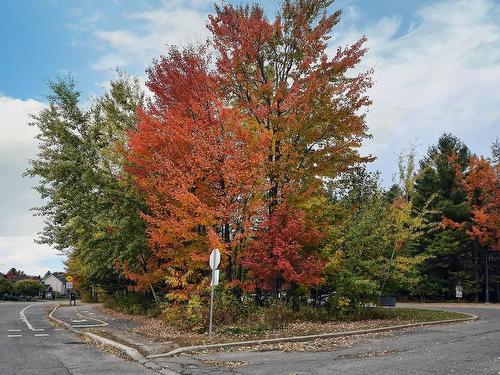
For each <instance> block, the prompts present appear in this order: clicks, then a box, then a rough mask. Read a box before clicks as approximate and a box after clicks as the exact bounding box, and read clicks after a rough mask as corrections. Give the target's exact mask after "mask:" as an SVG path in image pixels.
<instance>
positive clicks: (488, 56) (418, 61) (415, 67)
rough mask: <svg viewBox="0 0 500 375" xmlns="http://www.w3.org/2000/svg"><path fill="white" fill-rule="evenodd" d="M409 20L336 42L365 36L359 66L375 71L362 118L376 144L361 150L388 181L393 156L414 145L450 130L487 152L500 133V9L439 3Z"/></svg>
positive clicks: (483, 3)
mask: <svg viewBox="0 0 500 375" xmlns="http://www.w3.org/2000/svg"><path fill="white" fill-rule="evenodd" d="M413 17H414V20H413V22H411V27H410V28H408V29H407V30H403V28H402V23H401V17H398V16H391V17H386V18H383V19H381V20H379V21H378V22H377V23H375V24H368V25H366V26H365V27H362V28H353V27H352V28H350V29H348V30H346V31H345V32H344V33H343V34H341V35H338V36H337V39H336V40H335V41H334V43H335V42H336V43H340V44H342V45H345V44H348V43H352V42H354V41H355V40H356V39H357V38H359V37H360V36H361V35H367V36H368V43H367V47H368V48H369V52H368V53H367V55H366V59H365V61H364V62H363V66H362V67H361V68H362V69H366V68H372V67H373V68H374V69H375V75H374V80H375V86H374V87H373V89H372V90H371V91H370V96H371V98H372V99H373V106H372V107H371V108H370V113H369V114H368V118H367V119H368V124H369V126H370V132H371V133H372V134H373V136H374V138H373V139H372V140H371V141H369V142H367V145H366V150H367V151H369V152H371V153H373V154H375V155H376V156H379V159H380V160H379V161H378V162H376V163H375V166H376V167H378V168H381V169H382V170H383V172H385V173H384V174H385V175H386V177H387V175H388V174H389V175H390V173H388V172H389V171H390V170H391V169H394V161H395V154H396V153H397V152H399V151H400V150H401V149H402V148H404V147H405V146H407V145H408V144H409V143H410V142H412V141H414V140H416V141H417V143H421V144H423V145H425V146H428V145H430V144H432V143H435V141H436V140H437V137H439V135H440V134H442V133H443V132H452V133H454V134H456V135H458V136H459V137H462V138H463V140H464V141H465V142H466V143H467V144H468V145H469V146H471V148H472V149H473V151H476V152H482V153H487V152H488V146H489V144H491V142H492V141H494V139H495V137H496V135H498V123H500V107H499V106H498V99H499V94H498V87H500V4H498V3H495V2H493V1H488V0H477V1H466V0H464V1H441V2H436V3H433V4H431V5H428V6H426V7H423V8H422V9H420V10H419V11H418V12H417V13H416V14H415V15H413ZM481 132H484V134H482V136H481V137H478V134H479V133H481ZM421 151H425V150H421ZM384 169H385V171H384Z"/></svg>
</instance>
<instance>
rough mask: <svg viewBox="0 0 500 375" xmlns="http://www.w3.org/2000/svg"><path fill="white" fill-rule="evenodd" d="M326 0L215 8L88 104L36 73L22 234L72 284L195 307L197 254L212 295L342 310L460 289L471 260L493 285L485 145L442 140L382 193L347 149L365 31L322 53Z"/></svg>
mask: <svg viewBox="0 0 500 375" xmlns="http://www.w3.org/2000/svg"><path fill="white" fill-rule="evenodd" d="M330 3H331V2H330V1H322V0H315V1H308V2H303V1H285V2H284V5H283V7H282V9H281V11H280V13H279V14H278V15H277V16H276V18H275V19H274V20H272V21H270V20H268V19H267V18H266V17H265V16H264V13H263V10H262V9H261V8H260V7H259V6H252V7H233V6H229V5H227V6H223V7H220V8H219V7H218V8H216V13H215V15H213V16H211V17H210V20H209V26H208V28H209V30H210V31H211V33H212V39H211V41H210V42H207V43H209V44H210V45H202V46H193V47H188V48H185V49H182V50H179V49H177V48H172V49H170V50H169V52H168V53H167V54H166V55H164V56H161V57H159V58H158V59H157V60H155V61H154V63H153V65H152V66H151V67H150V68H149V69H148V71H147V72H148V79H147V82H146V85H147V87H148V88H149V90H150V91H151V94H152V95H151V97H148V98H145V94H144V93H143V92H142V91H141V88H140V85H139V83H138V81H137V80H136V79H134V78H131V77H128V76H126V75H124V74H120V76H119V77H118V79H117V80H115V81H113V82H111V85H110V89H109V90H108V91H107V92H106V93H105V94H104V95H103V96H102V97H100V98H97V99H96V100H95V101H94V102H93V103H92V105H90V107H89V108H84V107H83V106H82V105H81V104H80V101H79V92H78V91H77V89H76V86H75V83H74V82H73V81H72V80H71V79H62V80H59V81H56V82H54V83H52V84H51V90H52V94H51V95H50V96H49V97H48V101H49V105H48V106H47V108H46V109H44V110H43V111H42V112H41V113H39V114H37V115H35V116H33V125H34V126H36V127H38V129H39V131H40V133H39V136H38V140H39V145H40V146H39V147H40V149H39V153H38V155H37V157H36V158H35V159H34V160H33V161H32V163H31V167H30V169H29V170H28V171H27V174H28V175H30V176H33V177H37V178H38V179H39V181H40V183H39V185H38V187H37V189H38V191H39V192H40V194H41V196H42V197H43V198H45V205H44V206H42V207H40V208H38V213H39V214H40V215H43V216H44V217H45V218H46V225H45V228H44V231H43V233H42V234H41V236H40V238H39V241H41V242H43V243H48V244H51V245H54V246H56V247H57V248H58V249H59V250H60V251H62V252H64V253H66V254H67V255H68V261H67V268H68V272H69V273H71V274H72V275H73V276H74V278H75V284H76V285H77V287H78V288H79V290H80V292H81V293H82V294H85V293H86V292H90V291H96V290H98V291H100V292H102V293H106V294H115V295H117V294H120V293H123V292H124V291H126V290H131V291H135V292H137V293H141V294H143V295H144V296H148V298H150V299H151V300H155V301H159V300H161V301H168V302H169V303H170V304H171V305H175V306H179V305H189V304H191V305H196V304H197V303H198V302H197V301H199V300H200V299H203V298H206V296H207V291H208V285H209V277H210V272H209V269H208V264H207V260H208V256H209V254H210V251H211V250H212V249H213V248H218V249H220V250H221V252H222V254H223V262H222V271H223V272H222V283H221V286H220V290H222V291H223V293H226V294H227V295H230V296H232V298H234V299H235V300H236V301H239V302H241V303H243V302H244V301H245V300H246V299H252V300H253V301H255V302H256V303H258V304H266V303H268V302H269V300H271V299H276V298H278V299H281V300H284V301H287V302H289V303H290V304H306V303H307V304H322V305H327V306H330V307H331V308H332V309H335V310H343V311H350V310H351V309H357V308H358V307H359V306H360V305H361V304H362V303H364V302H366V301H370V300H375V299H376V297H377V296H380V295H386V294H392V295H398V296H400V297H402V298H433V299H449V298H453V296H454V293H455V287H456V286H457V285H462V286H463V288H464V297H465V298H467V299H475V298H476V299H477V298H484V297H485V294H484V280H485V278H484V273H485V271H486V270H489V271H490V273H491V279H492V281H493V283H491V284H490V285H491V287H492V288H494V286H495V285H496V286H497V287H498V282H499V281H500V280H498V277H499V275H500V273H499V272H498V268H499V262H498V258H499V257H498V256H497V254H498V252H496V251H497V250H498V233H497V229H498V207H499V202H498V199H499V196H498V195H499V193H498V187H499V184H498V176H499V166H498V143H495V145H494V147H493V148H494V150H493V157H492V158H491V159H484V158H477V157H475V156H474V155H471V152H470V151H469V150H468V148H467V147H466V146H465V145H464V144H463V143H462V142H461V141H460V140H458V139H457V138H456V137H454V136H453V135H450V134H444V135H443V136H442V137H441V138H440V139H439V140H438V143H437V145H436V146H432V147H430V148H429V151H428V153H427V155H426V156H425V157H424V158H423V159H422V160H421V161H420V165H419V166H417V165H416V161H415V151H414V150H412V151H410V152H409V154H408V155H402V156H401V158H400V160H399V179H398V181H397V183H396V184H395V185H394V186H392V187H390V188H389V189H384V188H383V187H381V184H380V181H379V175H378V173H373V172H369V171H368V170H367V167H366V166H367V164H368V163H370V162H371V161H372V160H373V157H371V156H362V155H360V154H359V152H358V150H359V147H360V146H361V143H362V141H363V140H364V139H366V138H368V137H369V135H368V133H367V125H366V123H365V110H366V107H367V106H369V105H370V104H371V102H370V100H369V98H368V97H367V96H366V90H367V89H368V88H369V87H371V85H372V82H371V79H370V75H371V72H370V71H369V72H361V73H359V72H358V73H355V70H354V68H355V67H356V66H357V64H358V63H359V61H360V60H361V59H362V57H363V55H364V53H365V49H364V47H363V43H364V41H365V39H364V38H362V39H360V40H359V41H358V42H357V43H356V44H354V45H353V46H351V47H347V48H342V47H339V48H338V49H337V51H336V54H335V55H334V56H328V55H327V54H326V47H327V42H328V39H329V36H330V35H331V32H332V29H333V28H334V26H335V25H336V24H337V23H338V22H339V19H340V12H335V13H333V14H329V13H328V7H329V5H330ZM490 258H491V259H490ZM488 261H489V262H488ZM483 263H484V264H483ZM486 263H488V266H487V267H486ZM495 283H496V284H495ZM492 291H493V292H495V290H494V289H492ZM495 293H496V298H498V297H499V295H498V291H497V292H495ZM92 294H93V293H92Z"/></svg>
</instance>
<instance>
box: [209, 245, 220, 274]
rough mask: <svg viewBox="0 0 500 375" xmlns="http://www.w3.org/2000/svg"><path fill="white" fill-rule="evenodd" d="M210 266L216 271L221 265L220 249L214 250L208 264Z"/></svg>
mask: <svg viewBox="0 0 500 375" xmlns="http://www.w3.org/2000/svg"><path fill="white" fill-rule="evenodd" d="M208 264H210V268H211V269H213V270H216V269H217V267H219V264H220V251H219V250H218V249H213V250H212V253H211V254H210V260H209V262H208Z"/></svg>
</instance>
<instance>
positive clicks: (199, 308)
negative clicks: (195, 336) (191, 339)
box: [163, 296, 208, 332]
mask: <svg viewBox="0 0 500 375" xmlns="http://www.w3.org/2000/svg"><path fill="white" fill-rule="evenodd" d="M163 319H164V320H165V321H166V322H167V323H169V324H170V325H172V326H174V327H179V328H182V329H188V330H191V331H194V332H204V331H205V329H206V327H207V326H208V307H207V305H206V303H202V301H201V298H200V297H199V296H194V297H192V298H191V299H190V300H189V301H188V302H187V303H175V304H169V305H167V306H164V307H163Z"/></svg>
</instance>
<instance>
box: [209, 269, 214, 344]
mask: <svg viewBox="0 0 500 375" xmlns="http://www.w3.org/2000/svg"><path fill="white" fill-rule="evenodd" d="M211 284H212V288H211V291H210V324H209V326H208V341H210V340H212V316H213V314H214V272H213V271H212V282H211Z"/></svg>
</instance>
